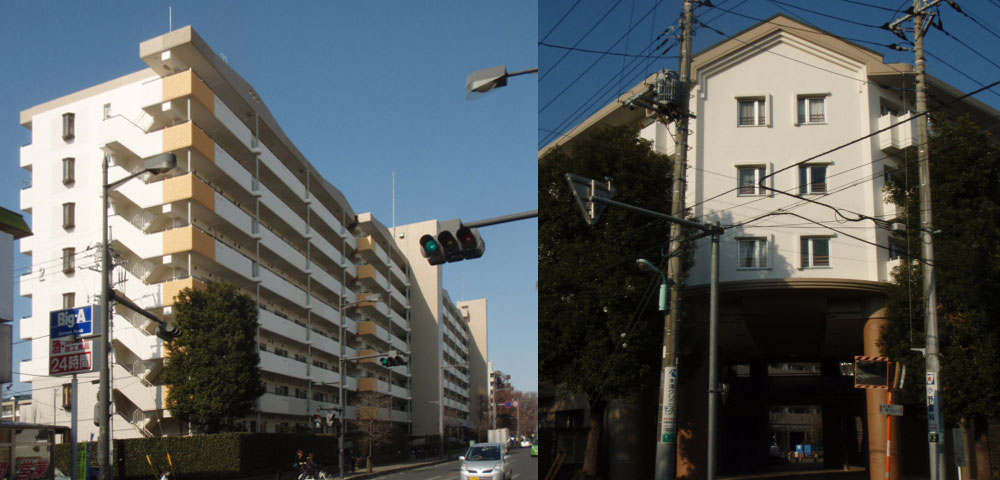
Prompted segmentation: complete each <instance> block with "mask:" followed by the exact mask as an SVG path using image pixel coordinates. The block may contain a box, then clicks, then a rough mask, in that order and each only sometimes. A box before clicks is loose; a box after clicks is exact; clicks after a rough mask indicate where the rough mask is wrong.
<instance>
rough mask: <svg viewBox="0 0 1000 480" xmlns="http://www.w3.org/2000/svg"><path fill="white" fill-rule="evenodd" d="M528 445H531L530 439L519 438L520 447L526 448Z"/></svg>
mask: <svg viewBox="0 0 1000 480" xmlns="http://www.w3.org/2000/svg"><path fill="white" fill-rule="evenodd" d="M530 446H531V440H528V439H527V438H525V439H524V440H521V448H528V447H530Z"/></svg>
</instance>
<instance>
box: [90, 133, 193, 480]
mask: <svg viewBox="0 0 1000 480" xmlns="http://www.w3.org/2000/svg"><path fill="white" fill-rule="evenodd" d="M142 165H143V169H142V170H140V171H138V172H136V173H133V174H131V175H129V176H127V177H125V178H122V179H120V180H116V181H114V182H112V183H108V159H107V158H105V159H104V161H102V162H101V202H102V207H103V208H102V209H101V212H102V214H101V312H102V313H101V316H102V317H103V318H101V324H102V327H103V333H102V334H101V335H102V337H101V343H102V344H103V346H104V352H103V355H104V364H103V365H102V366H101V377H100V388H99V392H98V393H99V395H98V396H99V397H100V398H99V400H98V415H100V417H101V418H100V419H99V421H100V422H99V423H100V441H99V442H98V444H97V453H98V456H99V457H100V459H101V479H102V480H111V478H112V476H113V475H112V471H111V429H110V428H109V427H110V420H111V418H110V414H111V412H110V410H111V385H110V382H111V362H110V361H109V358H110V355H111V341H110V339H111V308H110V304H111V293H110V291H111V285H110V283H111V282H110V279H109V278H108V273H109V271H108V266H109V264H110V261H109V258H108V252H109V251H110V248H109V247H108V192H110V191H111V190H114V189H116V188H118V187H119V186H121V185H122V184H124V183H125V182H127V181H129V180H131V179H133V178H135V177H138V176H139V175H142V174H144V173H147V172H148V173H152V174H153V175H159V174H161V173H166V172H168V171H169V170H170V169H172V168H174V167H176V166H177V156H176V155H174V154H173V153H161V154H159V155H154V156H152V157H148V158H145V159H143V160H142ZM140 313H142V312H140ZM146 313H148V312H146ZM154 318H155V317H154ZM164 325H165V324H164V323H163V322H161V324H160V330H161V331H163V332H166V329H165V327H164Z"/></svg>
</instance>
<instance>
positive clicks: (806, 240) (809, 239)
mask: <svg viewBox="0 0 1000 480" xmlns="http://www.w3.org/2000/svg"><path fill="white" fill-rule="evenodd" d="M831 239H833V237H832V236H829V235H803V236H801V237H799V263H800V266H799V268H800V269H802V270H812V269H819V268H833V255H832V254H831V253H830V251H831V248H830V246H831V243H833V242H831V241H830V240H831ZM817 240H822V241H825V242H826V264H817V263H816V254H815V248H814V242H815V241H817ZM806 259H808V264H806V262H804V260H806Z"/></svg>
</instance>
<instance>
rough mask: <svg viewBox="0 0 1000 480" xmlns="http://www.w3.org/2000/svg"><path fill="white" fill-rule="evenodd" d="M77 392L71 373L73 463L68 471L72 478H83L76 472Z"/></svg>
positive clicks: (77, 451) (77, 467)
mask: <svg viewBox="0 0 1000 480" xmlns="http://www.w3.org/2000/svg"><path fill="white" fill-rule="evenodd" d="M77 393H78V390H77V382H76V374H75V373H74V374H73V380H72V382H70V398H69V401H70V436H71V437H73V438H72V440H71V441H72V442H73V447H72V450H73V455H72V457H71V458H72V459H73V460H72V462H73V465H72V466H71V467H70V470H69V471H70V472H72V473H70V476H71V477H72V478H73V480H84V479H81V478H78V477H77V474H78V473H79V472H78V470H79V469H80V468H79V465H78V463H77V462H79V461H80V455H79V446H78V445H79V443H78V442H77V439H78V438H79V436H80V429H79V427H78V426H77V420H78V413H79V407H78V406H77V403H78V402H77V400H78V395H77Z"/></svg>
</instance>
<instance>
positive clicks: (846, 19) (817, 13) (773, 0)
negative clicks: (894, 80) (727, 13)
mask: <svg viewBox="0 0 1000 480" xmlns="http://www.w3.org/2000/svg"><path fill="white" fill-rule="evenodd" d="M768 1H769V2H771V3H773V4H776V5H784V6H786V7H790V8H794V9H796V10H802V11H804V12H809V13H813V14H816V15H819V16H821V17H826V18H831V19H833V20H838V21H841V22H846V23H850V24H852V25H858V26H861V27H868V28H875V29H879V30H881V29H882V26H881V25H872V24H870V23H863V22H858V21H856V20H851V19H849V18H841V17H837V16H834V15H830V14H827V13H823V12H818V11H816V10H810V9H808V8H805V7H800V6H798V5H792V4H790V3H785V2H782V1H780V0H768ZM887 10H888V9H887Z"/></svg>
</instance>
